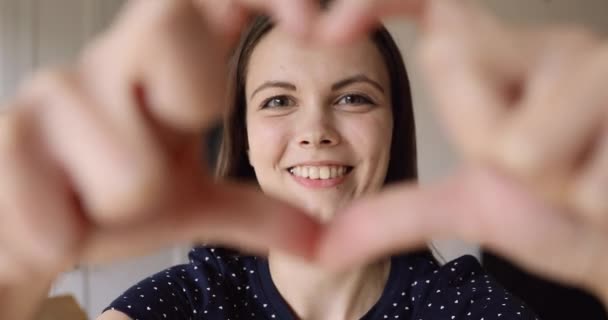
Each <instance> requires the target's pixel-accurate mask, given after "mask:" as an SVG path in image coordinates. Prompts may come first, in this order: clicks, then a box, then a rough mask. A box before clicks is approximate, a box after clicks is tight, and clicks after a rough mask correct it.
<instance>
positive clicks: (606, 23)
mask: <svg viewBox="0 0 608 320" xmlns="http://www.w3.org/2000/svg"><path fill="white" fill-rule="evenodd" d="M122 2H123V0H52V1H49V0H0V101H3V100H5V99H7V98H8V97H10V96H11V95H13V94H14V90H15V88H16V86H17V83H19V82H20V81H21V80H22V79H23V77H24V76H25V75H26V74H28V73H30V72H31V71H32V70H34V69H36V68H39V67H42V66H47V65H50V64H57V63H61V62H65V61H69V60H70V59H71V58H73V57H74V56H75V54H76V52H78V50H79V49H80V48H81V47H82V45H83V43H84V42H85V41H87V40H88V39H90V38H91V36H92V35H94V34H95V33H97V32H98V31H99V30H101V29H102V28H103V26H104V25H106V24H107V23H108V21H109V20H110V19H111V17H112V15H113V13H114V12H115V11H116V10H117V8H118V7H119V5H120V4H121V3H122ZM486 2H488V3H489V5H490V6H491V7H492V8H494V9H495V10H497V11H498V12H499V13H500V15H502V16H504V17H506V18H508V19H509V20H512V21H518V22H530V23H538V22H547V21H560V22H583V23H585V24H587V25H589V26H591V27H593V28H595V29H597V30H599V31H600V32H603V33H608V19H606V17H605V16H606V13H608V1H605V0H577V1H575V0H487V1H486ZM389 27H390V29H391V30H392V32H393V33H394V35H395V37H396V38H397V40H398V42H399V44H400V46H401V48H402V49H403V52H404V56H405V59H406V63H407V64H408V65H409V66H410V75H411V78H412V86H413V92H414V100H415V111H416V121H417V126H418V141H419V161H420V171H421V178H422V181H423V183H428V182H429V181H432V180H434V179H437V178H439V177H441V176H443V175H445V174H446V173H449V172H450V171H452V170H453V169H454V168H455V167H456V166H457V164H458V157H457V156H456V155H455V153H454V152H453V151H452V149H451V148H450V146H449V145H448V144H447V143H446V141H445V139H444V137H443V135H442V133H441V131H440V130H439V128H438V126H437V123H436V122H435V121H434V119H433V116H432V113H431V111H430V110H431V108H430V102H429V99H428V98H427V97H426V96H425V94H424V92H423V90H422V88H421V84H420V80H419V73H418V71H417V70H416V68H415V66H414V63H413V60H412V56H411V48H412V46H413V44H414V40H415V37H416V35H415V30H413V29H412V28H411V26H408V25H407V24H405V23H403V22H399V21H390V22H389ZM438 244H439V246H440V247H441V248H442V253H443V255H444V256H446V257H447V258H448V259H450V258H453V257H455V256H458V255H460V254H461V253H462V252H471V251H473V252H474V251H475V247H474V246H473V247H470V246H467V245H464V244H461V243H459V242H452V241H440V242H438ZM184 254H185V252H184V250H183V249H174V250H167V251H164V252H161V253H159V254H157V255H153V256H150V257H146V258H142V259H134V260H131V261H127V262H124V263H121V264H115V265H112V266H109V267H104V268H85V269H81V270H77V271H74V272H71V273H68V274H66V275H64V276H63V277H61V278H60V279H59V280H58V282H57V283H56V285H55V287H54V288H53V292H52V293H53V294H57V293H61V292H72V293H74V294H75V295H76V296H77V298H78V299H79V301H80V302H81V304H82V305H83V306H85V307H86V308H87V310H88V312H89V315H90V316H91V317H94V316H95V315H97V314H98V313H99V312H100V310H101V309H102V308H103V307H104V306H105V305H107V303H109V302H110V300H111V299H113V298H114V297H116V296H117V295H118V294H119V293H120V292H121V291H122V290H124V289H125V288H127V287H128V286H129V285H130V284H132V283H134V282H135V281H138V280H139V279H141V278H143V277H144V276H146V275H149V274H151V273H154V272H155V271H158V270H160V269H162V268H164V267H165V266H168V265H171V264H175V263H178V262H181V261H183V260H184V258H185V255H184Z"/></svg>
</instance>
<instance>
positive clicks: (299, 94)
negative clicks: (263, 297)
mask: <svg viewBox="0 0 608 320" xmlns="http://www.w3.org/2000/svg"><path fill="white" fill-rule="evenodd" d="M353 77H356V78H353ZM345 79H349V80H353V79H354V81H349V83H344V80H345ZM277 82H280V83H281V84H277ZM341 82H342V83H344V84H345V85H342V86H339V87H335V85H336V84H337V83H338V84H339V83H341ZM268 83H271V85H270V86H269V85H268ZM285 84H289V85H288V86H286V85H285ZM246 94H247V116H246V121H247V130H248V145H249V149H248V154H249V159H250V163H251V165H252V166H253V168H254V170H255V173H256V178H257V181H258V183H259V185H260V187H261V189H262V190H263V191H264V193H266V194H269V195H272V196H274V197H277V198H279V199H282V200H285V201H287V202H289V203H291V204H293V205H296V206H299V207H302V208H305V209H307V211H308V212H309V213H310V214H311V215H312V216H313V217H314V218H315V219H318V220H320V221H322V222H328V221H331V220H333V218H334V216H335V214H336V213H337V211H338V210H339V209H341V208H342V207H344V206H345V205H347V204H348V203H350V202H351V201H352V200H354V199H357V198H360V197H362V196H365V195H369V194H373V193H377V192H378V191H379V190H380V189H381V187H382V185H383V182H384V179H385V176H386V172H387V169H388V162H389V155H390V146H391V136H392V122H393V118H392V110H391V98H390V97H391V95H390V94H391V93H390V82H389V76H388V72H387V70H386V67H385V65H384V60H383V58H382V56H381V54H380V52H379V51H378V50H377V48H376V46H375V45H374V44H373V43H372V41H371V40H369V39H367V38H364V39H361V40H360V41H357V42H353V43H351V44H349V45H348V46H344V47H318V46H310V45H306V44H304V43H302V42H301V41H298V40H297V39H295V38H294V37H293V36H292V35H291V34H290V33H286V32H284V31H283V30H281V29H274V30H273V31H271V32H270V33H269V34H268V35H266V36H265V37H264V38H263V39H262V40H261V41H260V43H259V44H258V45H257V46H256V48H255V49H254V51H253V53H252V55H251V58H250V61H249V65H248V74H247V79H246ZM311 161H332V162H335V163H338V164H344V165H349V166H353V167H354V169H353V170H352V172H351V173H349V174H348V175H347V176H346V178H345V180H344V181H343V182H342V183H341V184H339V185H337V186H332V187H327V188H311V187H307V186H303V185H301V184H299V183H298V182H296V180H295V179H294V177H293V176H292V174H291V173H289V172H288V170H287V169H288V168H289V167H292V166H294V165H296V164H301V163H308V162H311ZM269 259H270V270H271V274H272V277H273V280H274V282H275V285H276V286H277V288H278V289H279V291H280V292H281V294H282V295H283V297H284V298H285V299H286V301H287V302H288V303H289V304H290V305H291V306H292V308H293V310H294V311H295V313H296V314H297V315H298V317H299V318H302V319H349V318H359V317H361V316H362V315H364V314H365V313H366V312H367V311H368V310H369V309H370V308H371V307H372V306H373V304H374V303H375V302H376V301H377V299H378V298H379V296H380V294H381V292H382V289H383V287H384V284H385V282H386V278H387V276H388V270H389V265H390V262H389V261H386V260H383V261H380V262H374V263H370V264H367V265H364V266H359V267H356V268H350V269H349V271H348V272H340V273H334V272H327V271H326V270H323V269H321V268H319V267H318V266H315V265H311V264H310V263H307V262H304V261H302V260H298V259H294V258H293V257H290V256H288V255H285V254H282V253H280V252H271V253H270V258H269ZM360 292H365V294H359V293H360Z"/></svg>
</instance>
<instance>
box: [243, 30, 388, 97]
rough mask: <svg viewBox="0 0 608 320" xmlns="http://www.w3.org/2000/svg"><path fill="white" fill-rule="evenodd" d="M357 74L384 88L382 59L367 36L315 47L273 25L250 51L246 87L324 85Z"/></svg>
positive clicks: (385, 73)
mask: <svg viewBox="0 0 608 320" xmlns="http://www.w3.org/2000/svg"><path fill="white" fill-rule="evenodd" d="M357 74H365V75H366V76H368V77H370V78H372V79H374V80H376V81H378V82H380V84H382V85H383V86H384V87H386V88H388V85H389V76H388V72H387V70H386V66H385V63H384V60H383V58H382V55H381V54H380V52H379V51H378V49H377V47H376V45H375V44H374V43H373V42H372V40H371V39H370V38H365V39H362V40H359V41H357V42H354V43H352V44H348V45H340V46H319V45H314V44H308V43H303V42H301V41H299V40H297V39H294V37H293V36H290V35H288V34H286V33H285V32H283V31H281V30H280V29H276V28H275V29H273V30H272V31H270V32H269V33H268V34H267V35H266V36H265V37H264V38H262V40H261V41H260V42H259V43H258V44H257V46H256V47H255V49H254V50H253V52H252V55H251V57H250V60H249V66H248V73H247V79H246V82H247V84H246V87H247V91H248V92H249V90H251V87H252V86H255V85H256V84H259V83H263V82H265V81H290V82H295V84H296V85H297V86H298V85H307V84H314V85H319V86H324V85H331V84H332V83H334V82H336V81H339V80H342V79H344V78H346V77H350V76H353V75H357Z"/></svg>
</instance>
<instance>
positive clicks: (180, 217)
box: [83, 185, 320, 263]
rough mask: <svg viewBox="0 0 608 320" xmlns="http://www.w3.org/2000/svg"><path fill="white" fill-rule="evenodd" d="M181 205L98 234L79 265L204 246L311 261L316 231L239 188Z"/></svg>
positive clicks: (209, 189)
mask: <svg viewBox="0 0 608 320" xmlns="http://www.w3.org/2000/svg"><path fill="white" fill-rule="evenodd" d="M187 197H188V199H180V201H179V202H180V203H184V204H186V203H188V205H187V206H181V207H175V208H174V210H172V211H170V212H171V213H170V214H167V215H162V216H157V217H155V219H150V220H149V221H146V222H144V223H140V224H138V225H136V226H132V227H128V226H127V227H125V228H121V229H112V230H98V231H97V232H95V234H94V236H93V237H92V238H91V240H90V241H89V243H88V245H87V250H86V255H85V256H84V258H83V259H84V261H87V262H89V263H99V262H105V261H108V260H109V258H112V259H115V258H116V257H127V256H131V255H140V254H145V253H147V252H150V251H152V250H155V249H158V248H161V247H168V246H172V245H175V244H184V243H188V244H191V243H192V242H199V243H200V242H205V243H213V244H218V245H227V246H231V247H235V248H238V249H242V250H245V251H247V252H253V253H258V254H266V253H267V252H268V250H269V249H278V250H282V251H286V252H289V253H292V254H295V255H299V256H302V257H305V258H307V257H308V258H309V257H311V256H312V254H313V251H314V248H315V246H316V243H317V238H318V235H319V233H320V226H319V224H318V223H317V222H315V221H314V220H313V219H312V218H310V217H308V216H306V215H305V214H303V213H302V211H299V210H296V209H294V208H292V207H290V206H288V205H286V204H282V203H280V202H276V201H274V200H271V199H268V198H266V197H264V196H262V195H261V194H260V193H259V191H255V190H253V189H251V188H250V187H245V186H239V185H222V186H205V187H199V188H197V191H196V192H194V193H192V194H191V195H189V196H187Z"/></svg>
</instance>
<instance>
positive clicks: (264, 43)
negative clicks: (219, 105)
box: [100, 17, 535, 320]
mask: <svg viewBox="0 0 608 320" xmlns="http://www.w3.org/2000/svg"><path fill="white" fill-rule="evenodd" d="M230 82H231V83H230V85H231V87H232V90H231V99H232V100H231V101H230V105H229V108H230V109H229V112H228V115H227V117H226V119H225V125H224V134H223V144H222V147H221V152H220V157H219V163H218V173H219V177H220V178H221V179H228V180H239V181H243V180H246V181H249V182H251V183H255V184H257V185H258V186H259V187H260V189H261V190H262V191H263V192H264V193H265V194H268V195H272V196H274V197H277V198H279V199H282V200H285V201H287V202H289V203H291V204H293V205H296V206H299V207H302V208H305V209H307V211H308V212H311V213H312V214H313V215H314V218H316V219H317V220H319V221H322V222H327V221H330V220H331V219H332V218H333V217H334V215H335V213H336V212H337V211H338V210H339V209H340V208H342V207H344V206H345V205H347V204H348V203H350V202H351V201H352V200H354V199H357V198H360V197H363V196H366V195H370V194H373V193H377V192H378V191H380V190H381V189H382V188H383V187H385V186H386V185H388V184H390V183H392V182H397V181H405V180H415V179H416V177H417V170H416V144H415V126H414V117H413V110H412V101H411V95H410V89H409V83H408V78H407V73H406V69H405V66H404V64H403V61H402V57H401V55H400V53H399V50H398V48H397V46H396V45H395V43H394V41H393V39H392V38H391V36H390V35H389V33H388V32H387V30H386V29H384V28H383V27H381V28H379V29H377V30H376V31H374V32H373V33H372V34H371V36H370V37H368V38H366V39H363V40H361V41H357V42H355V43H353V44H350V45H347V46H343V47H333V48H331V47H330V48H325V47H323V48H321V47H315V46H309V45H305V44H303V43H301V42H299V41H297V40H295V39H293V37H291V36H290V35H289V34H288V33H285V32H283V30H281V29H278V28H274V24H273V23H272V21H271V20H269V19H268V18H266V17H260V18H258V19H256V20H255V21H254V22H253V23H252V25H251V26H250V28H249V29H248V30H247V32H245V33H244V35H243V38H242V40H241V42H240V44H239V47H238V49H237V51H236V54H235V55H234V60H233V65H232V73H231V78H230ZM235 200H238V199H235ZM369 214H370V215H373V214H374V212H370V213H369ZM389 318H390V319H534V318H535V316H534V314H533V312H532V311H531V310H529V309H528V308H526V307H525V305H523V304H522V303H521V302H520V301H519V300H518V299H517V298H515V297H513V296H512V295H510V294H509V293H508V292H506V291H505V290H504V289H502V288H501V287H500V285H498V284H497V283H495V282H494V281H493V280H492V279H491V278H490V277H489V276H488V275H486V274H485V273H484V271H483V269H482V268H481V267H480V265H479V264H478V262H477V261H476V259H475V258H473V257H470V256H465V257H462V258H460V259H457V260H455V261H452V262H450V263H448V264H447V265H444V266H439V265H438V264H437V263H436V262H435V261H434V259H433V257H432V255H431V254H430V253H429V252H426V251H425V252H417V253H410V254H405V255H401V256H394V257H387V258H383V259H379V260H377V261H375V262H374V263H371V264H368V265H363V266H359V267H356V268H351V269H349V270H348V271H347V272H341V273H334V272H330V271H326V270H323V269H321V268H318V267H315V266H312V265H310V264H307V263H306V262H304V261H302V260H299V259H297V258H293V257H291V256H289V255H286V254H283V253H282V252H279V251H271V252H269V254H268V256H264V257H262V256H257V257H256V256H249V255H244V254H240V253H238V252H235V251H232V250H227V249H222V248H212V247H207V246H202V247H197V248H195V249H193V250H192V252H191V253H190V263H189V264H187V265H181V266H176V267H173V268H170V269H168V270H165V271H162V272H160V273H158V274H156V275H153V276H151V277H149V278H147V279H144V280H143V281H141V282H140V283H138V284H137V285H135V286H133V287H132V288H131V289H129V290H127V291H126V292H125V293H124V294H123V295H121V296H120V297H118V298H117V299H116V300H115V301H114V302H112V304H111V305H110V306H109V307H108V309H107V310H106V312H105V313H104V314H103V315H102V316H101V317H100V319H102V320H112V319H114V320H119V319H140V320H143V319H389Z"/></svg>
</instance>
